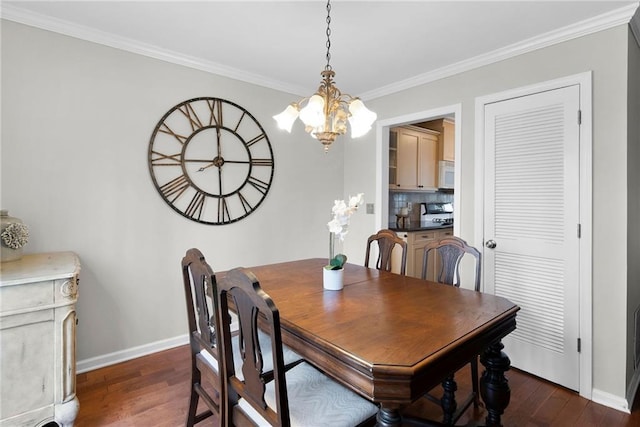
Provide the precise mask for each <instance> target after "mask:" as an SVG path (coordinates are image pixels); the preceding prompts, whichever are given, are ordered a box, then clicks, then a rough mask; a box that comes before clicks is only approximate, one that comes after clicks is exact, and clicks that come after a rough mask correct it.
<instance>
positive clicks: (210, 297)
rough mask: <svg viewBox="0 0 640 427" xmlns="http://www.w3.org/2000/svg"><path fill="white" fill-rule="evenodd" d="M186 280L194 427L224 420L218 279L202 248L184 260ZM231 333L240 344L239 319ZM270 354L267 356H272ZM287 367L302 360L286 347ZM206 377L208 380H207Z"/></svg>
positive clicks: (232, 320) (189, 414)
mask: <svg viewBox="0 0 640 427" xmlns="http://www.w3.org/2000/svg"><path fill="white" fill-rule="evenodd" d="M182 277H183V282H184V291H185V297H186V303H187V318H188V324H189V343H190V347H191V393H190V397H189V410H188V411H187V423H186V424H187V426H188V427H191V426H193V425H194V424H197V423H199V422H200V421H202V420H204V419H206V418H209V417H210V416H212V415H215V416H216V417H217V418H218V419H220V409H221V408H220V394H221V391H222V390H221V385H222V383H221V378H220V375H219V372H220V367H219V344H220V340H219V334H218V327H217V323H216V321H217V320H216V319H217V314H216V313H217V310H216V306H217V304H216V300H215V294H216V289H217V284H216V276H215V275H214V273H213V270H212V269H211V267H210V266H209V264H208V263H207V262H206V260H205V258H204V255H202V252H200V250H198V249H195V248H193V249H189V250H188V251H187V253H186V254H185V256H184V258H183V259H182ZM228 327H229V330H230V331H232V333H233V335H234V338H233V340H234V342H235V343H237V342H238V337H237V333H238V328H239V326H238V321H237V316H235V315H232V316H230V317H229V324H228ZM259 340H260V342H261V343H262V344H263V345H264V346H265V347H267V350H268V352H270V351H271V349H270V348H269V343H270V341H269V340H270V338H269V336H268V335H266V334H264V333H260V334H259ZM234 349H235V350H236V352H235V354H234V363H236V364H239V363H240V360H241V356H240V353H239V347H238V346H237V345H236V346H235V347H234ZM268 352H267V354H269V353H268ZM284 355H285V356H284V359H285V363H286V367H287V368H288V367H290V366H292V365H294V364H295V363H297V362H298V361H300V360H302V358H301V357H300V355H298V354H297V353H295V352H294V351H292V350H291V349H289V348H288V347H286V346H285V347H284ZM265 371H266V372H267V375H269V373H271V372H272V371H273V365H271V363H267V364H265ZM203 377H204V379H205V381H203ZM200 399H202V401H203V402H204V403H205V404H206V406H207V409H206V410H204V411H202V412H201V413H199V414H197V413H196V412H197V409H198V402H199V400H200Z"/></svg>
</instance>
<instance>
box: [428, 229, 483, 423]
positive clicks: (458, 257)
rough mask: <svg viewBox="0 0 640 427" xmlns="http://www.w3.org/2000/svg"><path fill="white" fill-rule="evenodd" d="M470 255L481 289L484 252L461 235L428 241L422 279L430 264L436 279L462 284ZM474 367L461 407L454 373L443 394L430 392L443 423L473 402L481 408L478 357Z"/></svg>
mask: <svg viewBox="0 0 640 427" xmlns="http://www.w3.org/2000/svg"><path fill="white" fill-rule="evenodd" d="M436 254H437V255H438V256H436V257H435V258H436V259H435V262H433V263H430V257H432V256H435V255H436ZM467 254H468V255H470V256H472V257H473V258H474V260H475V278H474V290H475V291H476V292H479V291H480V279H481V276H480V268H481V254H480V252H479V251H478V250H477V249H476V248H474V247H473V246H469V245H468V244H467V242H466V241H464V240H463V239H461V238H459V237H455V236H447V237H445V238H443V239H440V240H438V241H435V242H432V243H429V244H427V245H426V246H425V248H424V259H423V263H422V276H421V277H422V279H423V280H424V279H426V278H427V274H428V267H429V266H433V267H434V268H435V272H434V273H435V274H434V277H435V281H436V282H438V283H442V284H445V285H451V286H456V287H459V286H460V262H461V261H462V259H463V257H464V256H465V255H467ZM469 364H470V366H471V387H472V392H471V394H470V395H469V396H468V397H467V398H466V399H465V400H464V401H463V402H462V404H461V405H459V406H458V404H457V402H455V395H454V392H455V390H456V389H457V385H456V382H455V379H454V373H452V374H451V375H450V376H448V377H447V378H446V379H445V381H444V382H443V388H444V395H443V397H442V398H441V399H436V398H434V397H433V395H432V394H427V397H428V398H429V399H431V400H436V401H438V402H440V403H441V405H442V407H443V411H444V417H443V422H444V424H454V423H455V422H456V421H457V420H458V418H460V415H462V413H463V412H464V411H465V410H466V409H467V408H468V407H469V406H470V405H471V403H473V405H474V407H476V408H477V407H478V406H479V403H480V393H479V383H478V358H477V357H474V358H473V359H472V360H471V361H470V362H469Z"/></svg>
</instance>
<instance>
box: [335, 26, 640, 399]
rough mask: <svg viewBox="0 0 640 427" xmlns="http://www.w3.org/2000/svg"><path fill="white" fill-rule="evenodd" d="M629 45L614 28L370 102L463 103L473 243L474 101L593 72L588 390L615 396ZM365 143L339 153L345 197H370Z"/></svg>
mask: <svg viewBox="0 0 640 427" xmlns="http://www.w3.org/2000/svg"><path fill="white" fill-rule="evenodd" d="M627 44H628V27H627V26H626V25H624V26H619V27H615V28H612V29H609V30H606V31H601V32H599V33H596V34H592V35H588V36H584V37H581V38H578V39H575V40H571V41H567V42H564V43H560V44H557V45H553V46H550V47H547V48H544V49H539V50H536V51H533V52H530V53H527V54H524V55H520V56H518V57H514V58H512V59H508V60H504V61H501V62H498V63H495V64H491V65H487V66H485V67H481V68H478V69H475V70H472V71H469V72H465V73H461V74H458V75H455V76H451V77H448V78H445V79H441V80H438V81H435V82H432V83H429V84H425V85H422V86H419V87H416V88H412V89H409V90H406V91H403V92H400V93H396V94H393V95H389V96H385V97H382V98H379V99H376V100H373V101H369V102H368V105H370V108H371V109H372V110H373V111H376V112H377V113H378V119H379V120H385V119H388V118H392V117H398V116H402V115H408V114H411V113H414V112H419V111H427V110H430V109H435V108H439V107H443V106H449V105H454V104H457V103H462V114H461V115H460V117H458V116H457V115H456V121H458V120H461V124H462V156H461V158H459V159H458V158H456V167H460V168H461V171H462V176H461V194H460V196H461V201H460V212H461V218H460V220H459V221H458V224H459V226H460V232H459V235H460V237H462V238H464V239H466V240H467V241H469V242H474V235H475V234H474V233H475V230H474V221H475V216H476V212H475V206H474V195H475V191H476V187H475V182H474V181H475V171H474V162H475V150H474V140H475V134H474V120H475V98H476V97H480V96H484V95H488V94H492V93H496V92H501V91H505V90H508V89H512V88H518V87H522V86H527V85H532V84H536V83H539V82H544V81H547V80H553V79H557V78H560V77H565V76H569V75H574V74H578V73H583V72H585V71H589V70H592V71H593V111H594V119H593V339H594V340H593V343H594V344H593V387H594V389H598V390H599V391H602V392H604V393H609V394H611V395H614V396H616V397H618V398H620V399H624V397H625V395H626V385H627V378H628V372H627V369H626V366H627V364H626V362H627V354H628V351H629V349H628V348H627V333H626V329H627V313H626V310H625V309H622V308H623V307H626V306H627V245H626V241H627V209H626V207H627V199H628V195H627V187H626V185H625V183H626V182H627V164H626V162H625V161H624V159H625V158H626V156H627V113H626V111H627V93H626V91H627V53H628V49H627ZM367 139H368V140H367V141H362V143H358V144H350V145H348V146H346V148H345V191H346V192H349V191H351V192H353V191H354V189H355V188H361V189H362V191H364V192H365V193H366V194H372V193H373V192H375V177H376V170H375V152H374V150H372V149H371V147H372V146H374V144H375V136H374V135H368V136H367ZM636 188H637V187H636ZM612 207H615V208H614V209H612ZM367 219H369V220H371V224H373V219H372V218H369V217H367ZM362 227H363V228H364V227H366V226H365V225H363V226H362ZM351 237H354V238H353V239H352V240H351V241H362V240H363V239H364V238H365V232H364V230H363V231H362V232H361V234H360V235H356V232H355V230H354V235H353V236H350V238H351ZM475 244H477V243H475ZM349 250H350V251H355V250H357V248H350V249H349Z"/></svg>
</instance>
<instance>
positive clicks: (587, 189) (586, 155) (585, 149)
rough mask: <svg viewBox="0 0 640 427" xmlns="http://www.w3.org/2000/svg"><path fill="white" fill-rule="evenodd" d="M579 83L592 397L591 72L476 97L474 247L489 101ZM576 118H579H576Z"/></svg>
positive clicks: (583, 361) (585, 345)
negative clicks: (485, 112)
mask: <svg viewBox="0 0 640 427" xmlns="http://www.w3.org/2000/svg"><path fill="white" fill-rule="evenodd" d="M576 84H577V85H580V110H581V112H582V125H581V126H580V224H581V228H582V230H581V238H580V261H579V263H580V265H579V276H580V288H579V292H580V302H579V307H580V315H579V319H580V329H579V330H580V339H581V343H582V345H581V352H580V356H579V358H580V387H579V392H580V396H582V397H584V398H586V399H589V400H591V398H592V394H593V388H592V380H593V378H592V365H593V363H592V360H593V330H592V324H591V323H592V315H593V313H592V275H591V271H592V270H591V265H592V216H591V211H592V204H593V203H592V194H593V188H592V187H593V184H592V176H593V173H592V145H593V141H592V139H593V134H592V126H593V122H592V89H591V86H592V73H591V71H587V72H584V73H580V74H575V75H572V76H567V77H563V78H559V79H555V80H550V81H546V82H542V83H538V84H534V85H531V86H525V87H521V88H517V89H511V90H507V91H504V92H499V93H494V94H490V95H485V96H481V97H478V98H476V105H475V130H474V132H475V182H476V185H475V212H476V213H477V215H476V216H475V222H474V229H475V236H474V238H475V241H474V246H476V247H483V248H484V246H483V236H484V230H483V223H484V218H483V216H482V215H480V213H481V212H484V185H483V182H484V118H485V117H484V108H485V105H486V104H489V103H493V102H497V101H501V100H505V99H511V98H517V97H520V96H526V95H530V94H533V93H537V92H543V91H547V90H553V89H558V88H561V87H566V86H572V85H576ZM576 119H577V118H576Z"/></svg>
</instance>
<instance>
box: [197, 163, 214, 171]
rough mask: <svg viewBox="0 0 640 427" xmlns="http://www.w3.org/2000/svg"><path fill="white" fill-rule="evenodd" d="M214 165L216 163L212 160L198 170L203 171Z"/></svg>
mask: <svg viewBox="0 0 640 427" xmlns="http://www.w3.org/2000/svg"><path fill="white" fill-rule="evenodd" d="M213 165H215V163H214V162H211V164H208V165H207V166H203V167H201V168H200V169H198V172H202V171H203V170H205V169H208V168H210V167H211V166H213Z"/></svg>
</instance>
